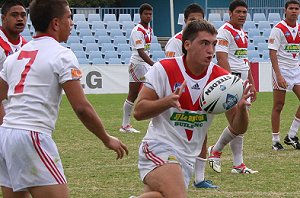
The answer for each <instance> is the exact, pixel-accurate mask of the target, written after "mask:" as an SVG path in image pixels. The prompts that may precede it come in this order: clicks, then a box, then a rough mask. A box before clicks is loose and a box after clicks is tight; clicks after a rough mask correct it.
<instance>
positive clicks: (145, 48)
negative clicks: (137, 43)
mask: <svg viewBox="0 0 300 198" xmlns="http://www.w3.org/2000/svg"><path fill="white" fill-rule="evenodd" d="M150 46H151V44H150V43H146V44H145V46H144V50H145V51H148V50H150Z"/></svg>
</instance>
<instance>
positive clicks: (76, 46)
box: [70, 43, 84, 52]
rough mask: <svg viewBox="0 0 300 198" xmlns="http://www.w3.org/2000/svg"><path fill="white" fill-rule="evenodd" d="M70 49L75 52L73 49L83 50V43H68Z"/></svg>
mask: <svg viewBox="0 0 300 198" xmlns="http://www.w3.org/2000/svg"><path fill="white" fill-rule="evenodd" d="M70 49H71V50H72V51H73V52H75V51H84V48H83V45H82V44H81V43H71V44H70Z"/></svg>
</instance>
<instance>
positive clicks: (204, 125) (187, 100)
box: [144, 56, 228, 158]
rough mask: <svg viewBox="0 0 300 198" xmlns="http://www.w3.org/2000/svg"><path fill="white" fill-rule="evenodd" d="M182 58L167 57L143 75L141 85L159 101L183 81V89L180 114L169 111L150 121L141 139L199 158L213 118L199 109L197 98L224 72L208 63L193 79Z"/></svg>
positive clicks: (183, 57) (174, 109) (173, 110)
mask: <svg viewBox="0 0 300 198" xmlns="http://www.w3.org/2000/svg"><path fill="white" fill-rule="evenodd" d="M184 59H185V56H180V57H175V58H168V59H164V60H161V61H159V62H157V63H155V64H154V66H153V67H152V69H151V70H149V71H148V73H147V74H146V76H145V77H146V83H145V84H144V85H145V86H148V87H149V88H151V89H153V90H154V91H155V92H156V94H157V95H158V97H159V98H163V97H166V96H168V95H170V94H172V93H173V92H174V91H175V90H176V89H177V88H178V87H179V86H181V84H182V83H183V81H184V80H185V81H186V82H187V86H186V88H185V90H184V91H183V93H182V95H181V97H180V99H179V102H180V104H181V107H182V109H183V111H179V110H178V109H176V108H169V109H167V110H166V111H164V112H162V113H161V114H159V115H158V116H156V117H154V118H152V120H151V122H150V124H149V127H148V131H147V134H146V135H145V137H144V140H146V141H147V140H157V141H161V142H164V143H166V144H169V145H171V146H172V147H174V148H175V149H176V150H177V151H178V153H180V154H181V155H182V156H184V157H188V158H194V157H196V156H197V155H199V153H200V151H201V148H202V143H203V141H204V139H205V136H206V133H207V131H208V127H209V126H210V124H211V121H212V119H213V115H212V114H207V113H205V112H204V111H202V109H201V108H200V105H199V97H200V94H201V92H202V90H203V88H204V86H205V85H206V84H207V83H208V82H210V81H211V80H212V79H215V78H216V77H218V76H221V75H225V74H228V71H226V70H224V69H223V68H221V67H219V66H217V65H215V64H213V63H211V64H210V65H209V67H208V69H207V71H206V72H205V73H204V74H202V75H200V76H194V75H192V74H191V72H189V69H188V68H187V67H186V66H185V65H184V64H185V63H184V61H185V60H184Z"/></svg>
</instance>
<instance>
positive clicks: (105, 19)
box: [103, 14, 117, 24]
mask: <svg viewBox="0 0 300 198" xmlns="http://www.w3.org/2000/svg"><path fill="white" fill-rule="evenodd" d="M109 21H117V18H116V15H115V14H104V16H103V22H104V23H105V24H106V23H107V22H109Z"/></svg>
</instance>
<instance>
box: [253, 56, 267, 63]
mask: <svg viewBox="0 0 300 198" xmlns="http://www.w3.org/2000/svg"><path fill="white" fill-rule="evenodd" d="M264 61H265V60H264V59H263V58H260V57H253V58H252V59H251V62H264Z"/></svg>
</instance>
